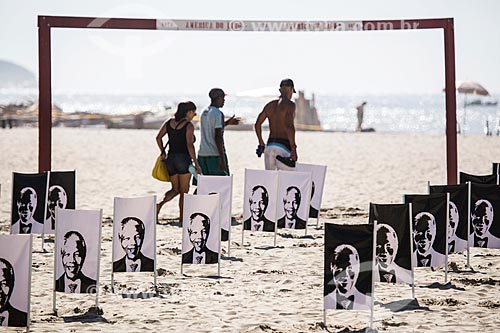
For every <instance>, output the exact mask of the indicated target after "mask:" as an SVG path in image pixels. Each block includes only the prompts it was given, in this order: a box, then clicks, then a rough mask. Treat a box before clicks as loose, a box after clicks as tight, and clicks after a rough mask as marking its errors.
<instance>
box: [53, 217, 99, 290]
mask: <svg viewBox="0 0 500 333" xmlns="http://www.w3.org/2000/svg"><path fill="white" fill-rule="evenodd" d="M101 216H102V212H101V211H100V210H70V209H57V212H56V247H55V251H54V252H55V253H54V269H55V281H54V289H55V291H59V292H64V293H96V292H97V283H98V277H99V256H100V250H101Z"/></svg>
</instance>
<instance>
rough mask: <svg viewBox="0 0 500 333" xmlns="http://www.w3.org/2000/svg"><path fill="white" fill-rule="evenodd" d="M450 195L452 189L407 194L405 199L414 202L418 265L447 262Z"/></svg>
mask: <svg viewBox="0 0 500 333" xmlns="http://www.w3.org/2000/svg"><path fill="white" fill-rule="evenodd" d="M448 196H449V195H448V193H438V194H429V195H425V194H415V195H408V194H406V195H405V203H410V202H411V203H412V214H413V221H412V228H413V230H412V234H413V256H414V261H413V262H415V263H416V267H440V266H445V265H446V262H447V255H448V247H447V237H446V229H447V227H448V205H449V203H448Z"/></svg>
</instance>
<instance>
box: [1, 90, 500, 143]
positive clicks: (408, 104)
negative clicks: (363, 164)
mask: <svg viewBox="0 0 500 333" xmlns="http://www.w3.org/2000/svg"><path fill="white" fill-rule="evenodd" d="M306 97H307V98H311V95H308V94H306ZM498 97H499V96H494V97H493V98H496V99H497V100H498ZM271 99H273V96H267V97H240V96H237V95H234V96H232V95H228V96H227V97H226V104H225V106H224V108H223V111H224V113H225V114H226V116H231V115H233V114H235V115H236V116H239V117H242V118H243V122H245V123H253V122H254V121H255V119H256V118H257V115H258V114H259V112H260V111H261V110H262V108H263V107H264V105H265V104H266V103H267V102H268V101H270V100H271ZM471 99H472V98H471V97H470V96H469V97H468V100H469V101H470V100H471ZM30 100H36V91H31V92H26V91H17V92H13V91H0V104H8V103H19V102H23V101H30ZM183 100H192V101H194V102H195V103H196V105H197V106H198V108H199V109H202V108H204V107H206V106H207V105H208V104H209V100H208V97H206V96H202V95H189V94H185V95H126V96H125V95H95V94H94V95H89V94H87V95H85V94H54V96H53V102H54V103H56V104H57V105H59V106H60V107H62V109H63V111H64V112H75V111H90V112H101V113H105V114H127V113H135V112H139V111H152V112H154V113H155V114H157V115H158V116H165V117H168V116H169V115H170V114H172V113H173V112H174V111H175V106H176V105H177V103H178V102H179V101H183ZM362 101H366V102H367V105H366V107H365V116H364V123H363V126H364V127H365V128H367V127H371V128H374V129H375V130H376V131H377V132H385V133H432V134H440V133H445V127H446V111H445V96H444V94H429V95H316V96H315V105H316V108H317V110H318V115H319V118H320V121H321V124H322V127H323V128H324V129H326V130H334V131H353V130H354V129H355V128H356V124H357V120H356V109H355V106H356V105H358V104H360V103H361V102H362ZM464 112H465V119H464ZM487 121H488V123H489V128H490V130H492V132H493V134H496V131H497V130H498V129H500V106H477V105H475V106H471V105H469V106H467V107H466V108H465V109H464V96H463V95H458V97H457V128H459V129H460V130H461V131H462V132H463V133H468V134H481V133H484V132H485V127H486V122H487Z"/></svg>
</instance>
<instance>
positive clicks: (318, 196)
mask: <svg viewBox="0 0 500 333" xmlns="http://www.w3.org/2000/svg"><path fill="white" fill-rule="evenodd" d="M295 171H299V172H310V173H311V205H310V208H309V217H312V218H317V217H318V216H319V211H320V210H321V200H322V198H323V188H324V185H325V177H326V165H316V164H305V163H297V165H296V167H295Z"/></svg>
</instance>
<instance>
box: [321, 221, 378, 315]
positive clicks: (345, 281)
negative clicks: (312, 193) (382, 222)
mask: <svg viewBox="0 0 500 333" xmlns="http://www.w3.org/2000/svg"><path fill="white" fill-rule="evenodd" d="M373 230H374V225H373V224H358V225H339V224H332V223H325V254H324V255H325V267H324V290H323V296H324V298H323V300H324V303H323V304H324V308H325V309H333V310H370V308H371V305H372V284H373V281H372V272H373V269H372V264H373V245H374V244H373V241H374V239H373Z"/></svg>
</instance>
